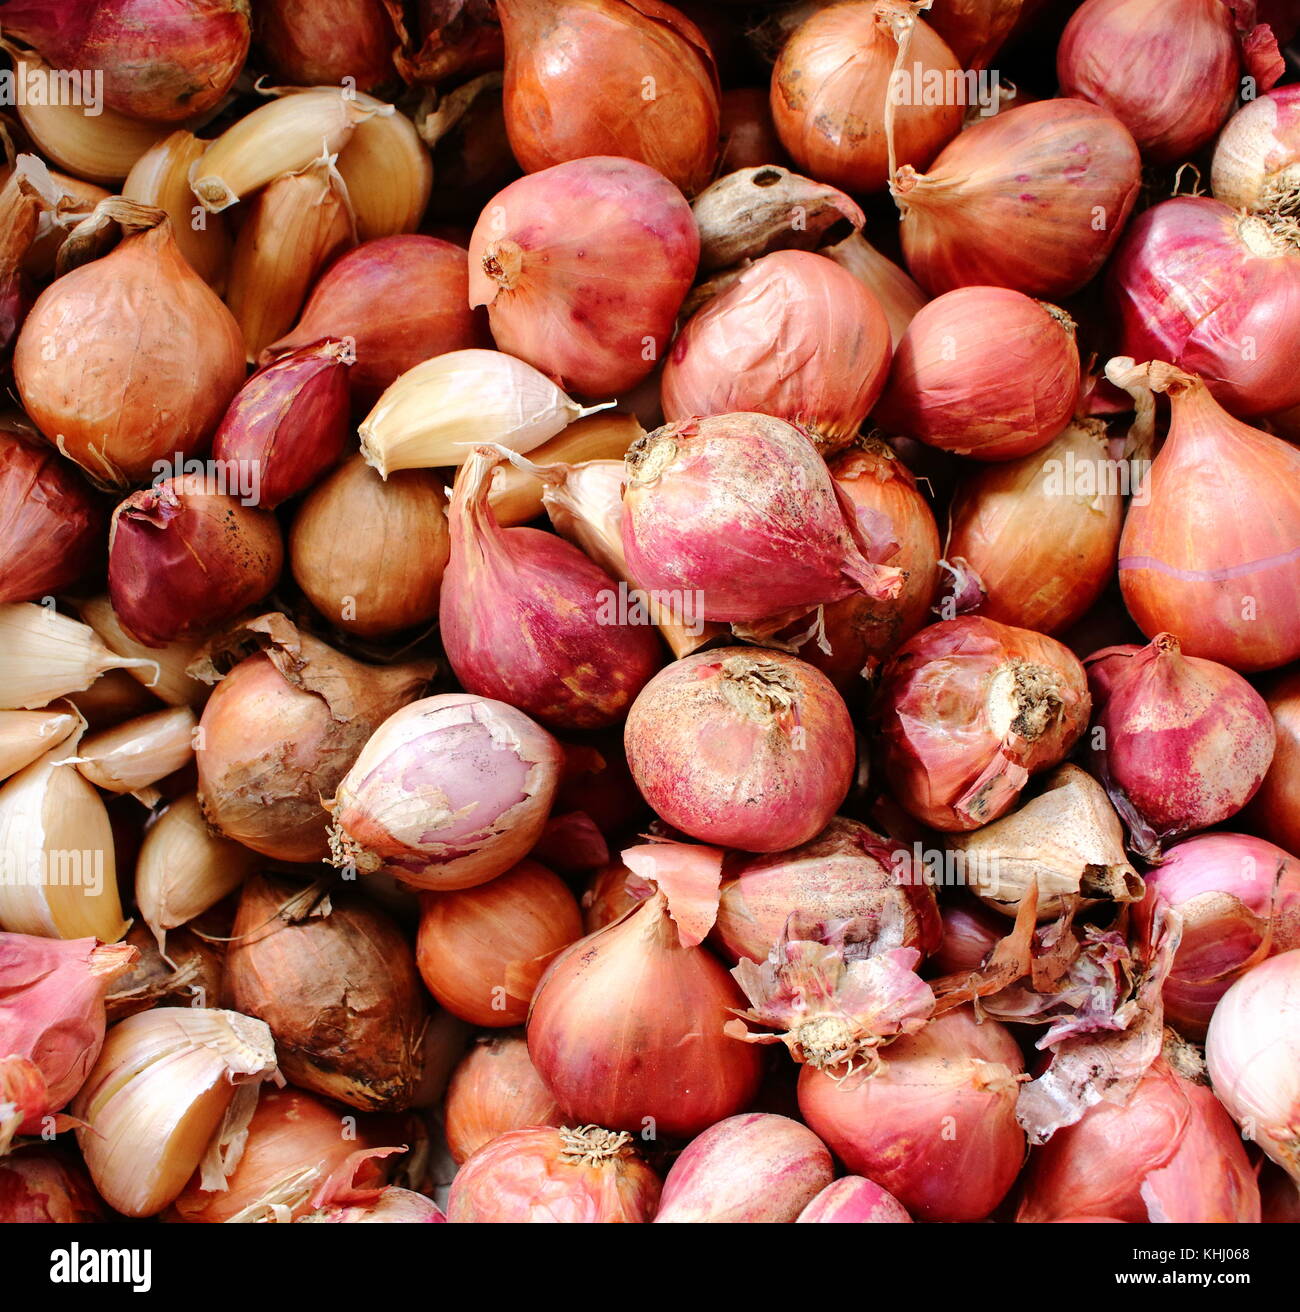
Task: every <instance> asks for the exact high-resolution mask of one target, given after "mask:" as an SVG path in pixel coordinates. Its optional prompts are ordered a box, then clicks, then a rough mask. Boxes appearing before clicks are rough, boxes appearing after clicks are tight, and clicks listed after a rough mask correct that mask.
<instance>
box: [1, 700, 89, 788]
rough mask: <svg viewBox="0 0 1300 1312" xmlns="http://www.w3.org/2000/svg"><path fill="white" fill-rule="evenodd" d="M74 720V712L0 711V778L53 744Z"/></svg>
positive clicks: (29, 763) (76, 719)
mask: <svg viewBox="0 0 1300 1312" xmlns="http://www.w3.org/2000/svg"><path fill="white" fill-rule="evenodd" d="M77 722H78V717H77V715H76V713H75V712H74V711H56V710H48V711H0V780H4V779H8V778H9V776H10V775H14V774H17V773H18V771H19V770H21V769H23V767H24V766H28V765H31V763H32V762H33V761H35V760H36V759H37V758H38V757H41V756H44V755H45V753H46V752H48V751H50V750H51V749H52V748H54V747H57V746H58V745H59V744H60V743H61V742H62V741H63V740H64V739H65V738H67V737H68V735H69V734H71V733H72V732H73V731H74V730H75V729H76V727H77Z"/></svg>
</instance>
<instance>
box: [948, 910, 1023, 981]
mask: <svg viewBox="0 0 1300 1312" xmlns="http://www.w3.org/2000/svg"><path fill="white" fill-rule="evenodd" d="M940 910H941V914H942V917H943V941H942V943H940V944H939V947H938V949H937V950H936V951H935V952H934V954H933V955H932V956H931V957H930V962H929V964H930V968H931V969H932V970H933V971H934V973H935V974H936V975H959V974H967V973H969V972H971V971H975V970H978V969H979V968H980V966H982V965H983V964H984V962H985V961H986V960H987V959H988V955H989V953H990V952H992V951H993V949H994V948H995V947H996V946H997V945H998V943H1000V942H1001V941H1002V939H1003V938H1004V937H1005V935H1006V930H1007V922H1006V918H1005V917H1003V916H999V915H998V913H997V912H996V911H994V910H992V909H991V908H990V907H986V906H985V905H984V904H983V903H981V902H977V901H976V900H975V899H974V898H973V897H966V896H963V897H962V900H961V901H959V902H946V903H944V905H943V907H942V908H941V909H940Z"/></svg>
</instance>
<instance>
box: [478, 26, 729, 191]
mask: <svg viewBox="0 0 1300 1312" xmlns="http://www.w3.org/2000/svg"><path fill="white" fill-rule="evenodd" d="M497 16H498V18H499V19H500V22H501V31H502V34H503V35H504V37H505V43H506V69H505V117H506V131H507V133H508V134H509V137H510V148H511V149H512V150H513V151H514V154H515V158H516V159H517V160H518V161H519V163H520V165H521V166H522V168H523V169H524V172H526V173H536V172H537V171H538V170H539V169H544V168H548V167H550V166H551V165H553V164H559V163H561V162H563V161H565V160H572V159H580V158H583V157H585V156H589V155H621V156H625V157H626V158H629V159H634V160H638V161H640V162H641V163H643V164H648V165H650V167H651V168H654V169H657V170H658V171H659V172H660V173H662V174H663V175H664V177H666V178H667V179H668V180H669V181H670V182H671V183H673V185H674V186H676V187H679V188H680V189H681V190H682V191H684V192H685V193H686V194H687V195H688V196H691V195H694V193H695V192H697V191H699V190H700V188H701V187H703V186H705V185H706V183H707V182H708V181H709V178H710V176H711V174H712V172H713V166H714V162H715V160H716V158H717V153H718V128H719V122H720V115H721V105H720V102H719V93H718V74H717V68H716V66H715V64H714V61H713V55H712V53H711V51H710V50H709V45H708V42H707V41H706V40H705V39H704V36H703V34H702V33H701V32H700V30H699V28H697V27H696V26H695V24H694V23H692V22H691V21H690V19H688V18H687V17H686V16H685V15H684V14H682V13H680V12H679V11H678V10H676V9H674V8H672V7H671V6H669V5H667V4H663V3H661V2H660V0H558V2H557V0H497ZM647 79H649V81H647ZM647 89H649V94H647ZM593 102H596V103H599V105H600V112H599V114H593V112H592V109H593Z"/></svg>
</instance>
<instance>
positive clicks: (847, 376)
mask: <svg viewBox="0 0 1300 1312" xmlns="http://www.w3.org/2000/svg"><path fill="white" fill-rule="evenodd" d="M889 357H890V335H889V323H888V320H887V319H886V318H885V314H884V311H883V310H882V309H881V307H880V305H879V304H878V303H877V301H876V299H875V297H874V296H872V294H871V293H870V292H869V291H867V289H866V288H865V287H864V286H863V285H862V283H861V282H859V280H858V279H857V278H855V277H854V276H853V275H852V274H851V273H848V272H846V271H845V270H844V269H841V268H840V267H839V266H838V265H836V264H834V263H833V262H832V261H830V260H827V259H825V258H823V257H822V256H820V255H814V254H811V253H810V252H808V251H776V252H774V253H773V254H771V255H765V256H763V257H762V259H760V260H758V261H756V262H755V263H754V264H752V265H751V266H750V267H749V268H747V269H745V270H744V272H742V273H741V275H740V277H739V278H738V279H737V280H736V282H735V283H733V284H732V286H730V287H729V288H728V289H727V290H726V291H724V292H722V293H721V294H720V295H718V296H715V297H714V298H713V300H711V301H709V303H708V304H707V305H705V307H704V308H703V309H702V310H699V311H698V312H697V313H696V314H694V315H692V316H691V318H690V319H689V320H688V321H687V323H686V326H685V327H684V328H683V329H682V331H681V333H680V334H679V336H678V338H677V340H676V342H674V343H673V349H672V352H671V354H670V355H669V356H668V359H667V361H666V362H665V364H664V370H663V376H662V379H663V380H662V397H663V410H664V417H665V418H666V419H668V420H669V421H670V422H675V421H678V420H683V419H689V418H690V417H691V416H692V415H718V414H729V413H731V412H733V411H738V410H747V411H757V412H759V413H761V414H768V415H774V416H775V417H776V418H778V419H788V420H790V421H791V422H792V423H796V424H800V425H802V426H803V427H804V428H806V429H808V431H809V432H810V433H811V434H812V435H813V437H814V439H815V440H816V441H817V442H818V444H819V446H822V447H826V448H830V449H834V448H836V447H840V446H843V445H844V444H845V443H846V442H848V441H850V440H851V439H852V438H853V436H854V435H855V434H856V433H857V431H858V429H859V428H860V427H861V425H862V421H863V420H864V419H865V418H866V417H867V414H868V412H869V411H870V410H871V408H872V406H873V405H875V403H876V400H877V398H878V397H879V396H880V393H881V390H882V389H883V387H884V385H885V376H886V374H887V373H888V372H889Z"/></svg>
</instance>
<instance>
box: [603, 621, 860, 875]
mask: <svg viewBox="0 0 1300 1312" xmlns="http://www.w3.org/2000/svg"><path fill="white" fill-rule="evenodd" d="M624 741H625V744H626V747H627V762H628V765H629V767H630V768H631V770H632V777H633V778H634V779H635V780H636V784H637V787H638V788H639V789H640V790H641V793H642V795H643V796H644V797H645V799H646V801H647V802H649V804H650V805H651V807H653V808H654V810H655V812H656V813H657V814H658V815H659V816H660V817H661V818H662V819H664V820H665V821H667V823H668V824H670V825H673V826H675V827H676V828H678V829H680V830H681V831H682V832H683V833H687V834H690V835H691V837H693V838H698V839H700V840H701V841H703V842H707V843H718V844H721V845H723V846H725V847H739V848H741V849H742V850H744V851H747V852H782V851H785V850H786V849H787V848H790V847H795V846H797V845H798V844H800V843H806V842H807V841H808V840H809V839H811V838H812V837H813V836H814V835H816V834H817V833H819V832H820V831H821V830H822V829H824V828H825V827H826V825H827V824H828V823H829V822H830V820H831V817H832V816H833V815H834V814H835V812H836V810H837V809H838V808H839V805H840V803H841V802H843V800H844V798H845V795H846V794H847V793H848V790H849V785H850V784H851V783H852V780H853V770H854V764H855V761H856V745H855V742H854V736H853V724H852V722H851V720H850V719H849V713H848V710H847V709H846V708H845V705H844V703H843V701H842V700H841V699H840V697H839V694H838V693H836V691H835V689H834V688H833V687H832V686H831V684H830V682H829V681H828V680H827V679H826V677H825V676H824V675H823V674H820V673H818V671H816V670H814V669H813V668H812V666H810V665H806V664H805V663H804V662H803V661H800V660H796V659H795V658H794V657H793V656H787V655H785V654H783V653H781V652H776V651H754V650H753V649H748V648H744V647H724V648H721V649H719V650H714V651H707V652H699V653H697V654H696V655H694V656H688V657H686V659H685V660H680V661H678V662H676V664H674V665H670V666H668V667H667V669H664V670H661V671H660V672H659V673H658V674H657V675H655V677H654V678H653V679H651V681H650V682H649V683H648V684H647V685H646V687H645V689H644V690H643V691H642V693H641V695H640V696H639V697H638V698H637V699H636V701H635V702H634V703H633V705H632V709H631V711H630V712H629V714H628V718H627V728H626V731H625V735H624Z"/></svg>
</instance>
